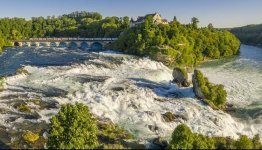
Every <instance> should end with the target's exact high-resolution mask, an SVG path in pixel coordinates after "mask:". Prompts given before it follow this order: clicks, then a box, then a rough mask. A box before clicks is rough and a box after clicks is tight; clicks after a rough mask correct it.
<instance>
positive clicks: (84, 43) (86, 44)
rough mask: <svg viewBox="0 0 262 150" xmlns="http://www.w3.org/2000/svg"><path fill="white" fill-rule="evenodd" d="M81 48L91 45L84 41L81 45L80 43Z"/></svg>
mask: <svg viewBox="0 0 262 150" xmlns="http://www.w3.org/2000/svg"><path fill="white" fill-rule="evenodd" d="M80 48H81V49H88V48H89V45H88V43H87V42H82V43H81V45H80Z"/></svg>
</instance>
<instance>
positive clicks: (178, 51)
mask: <svg viewBox="0 0 262 150" xmlns="http://www.w3.org/2000/svg"><path fill="white" fill-rule="evenodd" d="M198 23H199V20H198V19H197V18H195V17H193V18H192V21H191V23H189V24H181V23H180V22H179V21H177V20H176V17H174V19H173V21H171V22H169V24H158V25H157V24H154V23H152V16H147V18H146V20H145V22H144V23H142V24H139V25H138V26H136V27H134V28H130V29H127V30H125V31H124V33H123V34H121V36H120V37H119V39H118V41H117V42H115V43H114V44H113V45H112V47H111V48H112V49H118V50H121V51H124V52H126V53H129V54H135V55H140V56H149V57H150V58H152V59H154V60H157V61H161V62H163V63H165V64H166V65H168V66H178V65H183V66H195V65H197V64H199V63H200V62H202V61H204V60H206V59H218V58H222V57H228V56H232V55H235V54H237V53H238V51H239V47H240V41H239V40H238V39H237V38H236V37H235V36H234V35H233V34H231V33H230V32H229V31H227V30H218V29H215V28H214V27H213V25H212V24H209V25H208V27H201V28H199V27H198Z"/></svg>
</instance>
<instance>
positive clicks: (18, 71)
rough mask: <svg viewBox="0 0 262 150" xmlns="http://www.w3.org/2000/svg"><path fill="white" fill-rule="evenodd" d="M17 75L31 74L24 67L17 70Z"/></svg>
mask: <svg viewBox="0 0 262 150" xmlns="http://www.w3.org/2000/svg"><path fill="white" fill-rule="evenodd" d="M16 73H18V74H25V75H30V73H29V72H28V71H27V70H25V68H23V67H22V68H18V69H16Z"/></svg>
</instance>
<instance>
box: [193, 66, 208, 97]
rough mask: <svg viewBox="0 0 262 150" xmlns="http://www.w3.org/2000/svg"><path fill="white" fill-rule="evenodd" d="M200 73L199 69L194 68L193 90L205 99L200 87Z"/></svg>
mask: <svg viewBox="0 0 262 150" xmlns="http://www.w3.org/2000/svg"><path fill="white" fill-rule="evenodd" d="M198 73H199V71H198V70H196V69H195V70H194V74H193V76H192V83H193V90H194V93H195V95H196V97H197V98H199V99H205V96H204V94H203V92H202V91H201V88H200V87H199V84H198V82H197V79H196V76H197V74H198Z"/></svg>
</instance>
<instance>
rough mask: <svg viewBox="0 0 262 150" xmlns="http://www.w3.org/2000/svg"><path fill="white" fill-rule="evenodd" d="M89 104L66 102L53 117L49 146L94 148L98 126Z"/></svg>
mask: <svg viewBox="0 0 262 150" xmlns="http://www.w3.org/2000/svg"><path fill="white" fill-rule="evenodd" d="M95 123H96V122H95V120H94V118H93V117H92V115H91V114H90V113H89V109H88V107H87V106H85V105H83V104H79V103H76V104H75V105H72V104H66V105H63V106H62V107H61V110H60V111H59V113H58V114H57V115H56V116H54V117H52V118H51V128H50V131H49V134H50V135H49V137H48V142H47V147H48V148H50V149H72V148H75V149H94V148H97V147H98V139H97V127H96V124H95Z"/></svg>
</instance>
